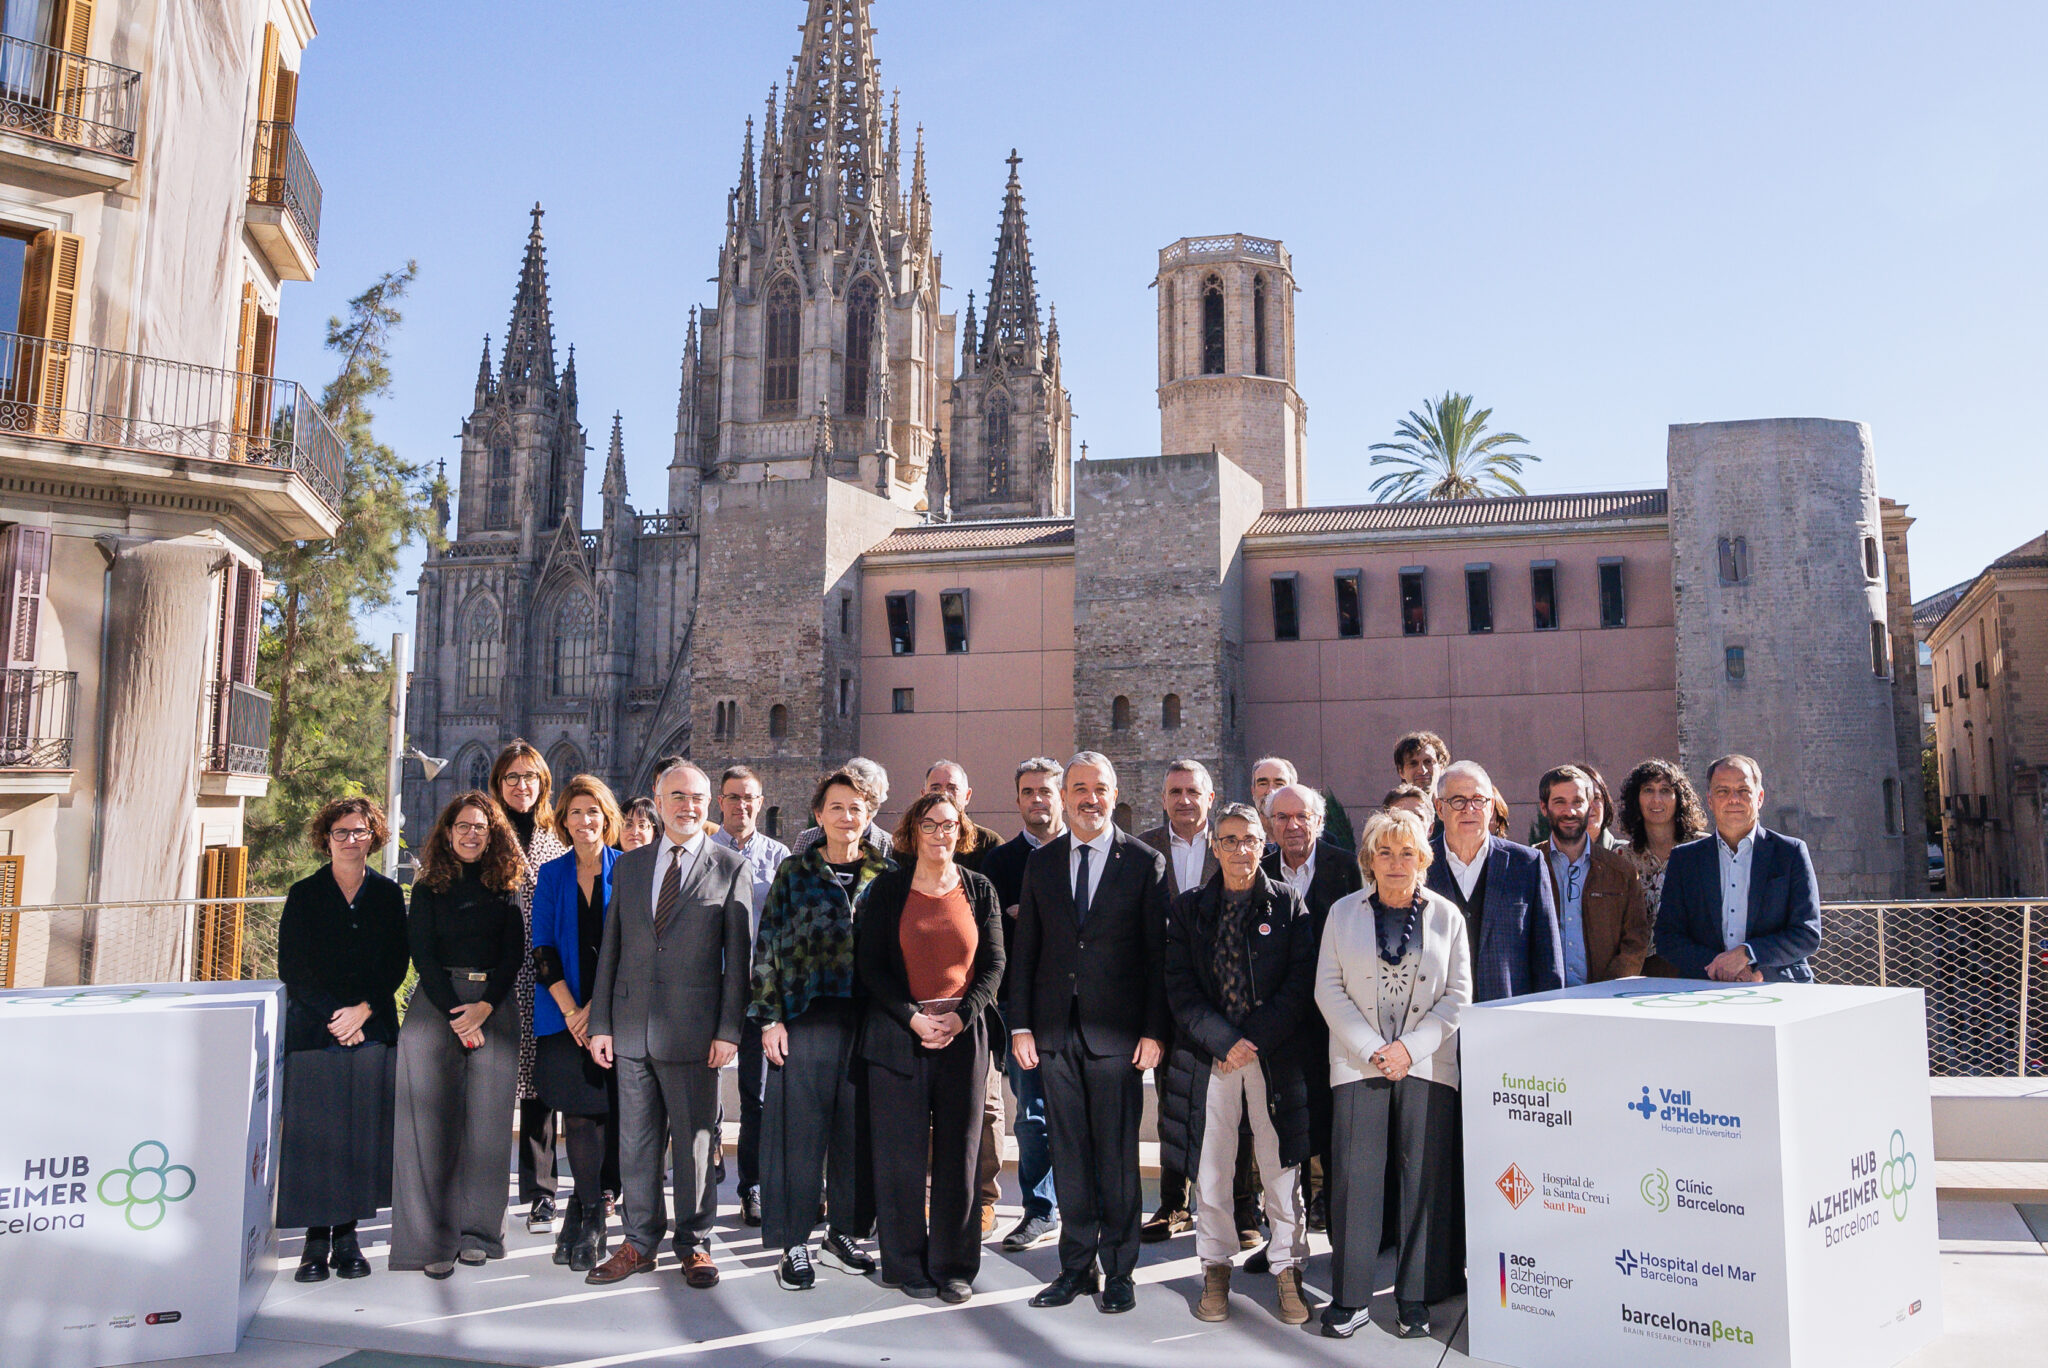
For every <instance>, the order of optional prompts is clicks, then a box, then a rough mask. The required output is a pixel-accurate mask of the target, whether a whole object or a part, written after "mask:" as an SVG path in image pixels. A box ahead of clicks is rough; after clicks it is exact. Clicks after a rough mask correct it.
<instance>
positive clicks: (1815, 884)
mask: <svg viewBox="0 0 2048 1368" xmlns="http://www.w3.org/2000/svg"><path fill="white" fill-rule="evenodd" d="M1763 806H1764V775H1763V769H1762V768H1761V767H1760V766H1759V765H1758V764H1757V762H1756V761H1754V760H1752V759H1750V758H1749V757H1748V756H1746V755H1724V756H1722V757H1721V758H1720V759H1718V760H1716V761H1715V762H1714V763H1713V764H1711V765H1709V766H1708V767H1707V808H1708V810H1709V811H1711V812H1712V813H1713V817H1714V834H1713V835H1711V836H1707V837H1703V838H1701V839H1700V840H1697V841H1687V842H1686V843H1685V844H1684V845H1681V846H1679V847H1678V848H1677V849H1675V850H1673V851H1672V852H1671V862H1670V864H1669V865H1667V866H1666V867H1665V871H1664V898H1663V901H1662V903H1661V904H1660V905H1659V906H1658V909H1657V953H1658V954H1659V955H1662V956H1663V957H1664V958H1665V959H1667V960H1669V961H1671V963H1672V964H1673V965H1675V966H1677V968H1678V971H1679V972H1680V973H1681V974H1683V975H1684V976H1685V977H1687V978H1704V979H1715V980H1718V981H1720V982H1722V983H1763V982H1766V981H1768V982H1773V983H1811V982H1813V968H1812V966H1811V965H1810V964H1808V962H1807V961H1808V959H1809V958H1810V957H1811V956H1812V955H1813V952H1814V951H1816V950H1818V949H1819V948H1820V881H1819V880H1818V879H1816V878H1815V877H1814V873H1813V860H1812V859H1811V857H1809V856H1808V855H1807V853H1806V843H1805V842H1804V841H1799V840H1795V839H1793V838H1792V837H1790V836H1781V835H1779V834H1778V833H1777V832H1775V831H1767V830H1765V829H1764V827H1763V825H1762V823H1761V821H1760V820H1759V818H1760V817H1761V814H1762V812H1763Z"/></svg>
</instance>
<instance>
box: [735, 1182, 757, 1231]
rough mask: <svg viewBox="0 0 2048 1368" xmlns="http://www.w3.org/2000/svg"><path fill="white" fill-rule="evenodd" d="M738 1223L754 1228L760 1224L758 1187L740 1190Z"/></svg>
mask: <svg viewBox="0 0 2048 1368" xmlns="http://www.w3.org/2000/svg"><path fill="white" fill-rule="evenodd" d="M740 1221H741V1223H742V1224H745V1225H750V1226H755V1227H758V1226H759V1225H760V1224H761V1189H760V1187H759V1186H758V1185H757V1186H754V1187H750V1188H745V1189H742V1190H741V1192H740Z"/></svg>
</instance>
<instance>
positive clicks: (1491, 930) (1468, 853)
mask: <svg viewBox="0 0 2048 1368" xmlns="http://www.w3.org/2000/svg"><path fill="white" fill-rule="evenodd" d="M1493 793H1494V790H1493V780H1492V779H1491V778H1489V777H1488V775H1487V773H1486V771H1485V770H1484V769H1482V768H1480V767H1479V766H1478V765H1476V764H1474V763H1473V762H1472V761H1470V760H1460V761H1458V762H1457V763H1456V764H1453V765H1450V766H1447V767H1446V768H1445V769H1444V772H1443V773H1442V774H1441V775H1439V776H1437V781H1436V810H1437V815H1438V816H1439V817H1441V818H1442V819H1443V824H1444V825H1443V830H1442V832H1440V833H1439V834H1438V835H1436V836H1433V837H1431V838H1430V842H1429V852H1430V855H1431V856H1432V857H1433V859H1432V861H1431V863H1430V866H1429V880H1428V882H1429V887H1430V889H1431V890H1432V891H1434V892H1437V893H1441V894H1443V896H1445V897H1446V898H1449V899H1450V900H1451V902H1452V903H1453V904H1455V905H1456V906H1457V908H1458V910H1459V911H1460V912H1463V913H1464V914H1465V924H1466V927H1467V929H1468V930H1469V931H1470V932H1471V941H1472V1000H1473V1001H1474V1002H1492V1001H1494V1000H1496V999H1498V998H1510V997H1520V996H1522V995H1523V994H1524V993H1541V992H1545V991H1547V990H1549V989H1552V988H1562V987H1564V940H1563V937H1562V936H1561V935H1560V933H1559V930H1558V924H1557V900H1556V899H1555V898H1554V897H1553V896H1552V895H1551V892H1550V880H1549V878H1547V877H1546V876H1545V874H1544V872H1543V857H1542V856H1541V855H1539V854H1537V853H1536V852H1535V851H1533V850H1531V849H1530V848H1529V847H1528V846H1525V845H1517V844H1516V843H1515V842H1513V841H1509V840H1504V839H1502V838H1501V837H1499V836H1495V835H1492V834H1490V833H1489V832H1488V830H1487V822H1488V820H1489V819H1490V818H1491V817H1492V816H1493Z"/></svg>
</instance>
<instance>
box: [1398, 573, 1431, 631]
mask: <svg viewBox="0 0 2048 1368" xmlns="http://www.w3.org/2000/svg"><path fill="white" fill-rule="evenodd" d="M1428 634H1429V604H1428V603H1427V602H1425V601H1424V600H1423V597H1422V567H1421V566H1419V565H1409V566H1404V567H1402V570H1401V635H1402V636H1427V635H1428Z"/></svg>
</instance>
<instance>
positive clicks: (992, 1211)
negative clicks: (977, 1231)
mask: <svg viewBox="0 0 2048 1368" xmlns="http://www.w3.org/2000/svg"><path fill="white" fill-rule="evenodd" d="M995 1233H996V1208H995V1203H993V1202H983V1203H982V1204H981V1238H982V1239H984V1240H986V1239H987V1238H988V1237H989V1236H991V1235H993V1234H995Z"/></svg>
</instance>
